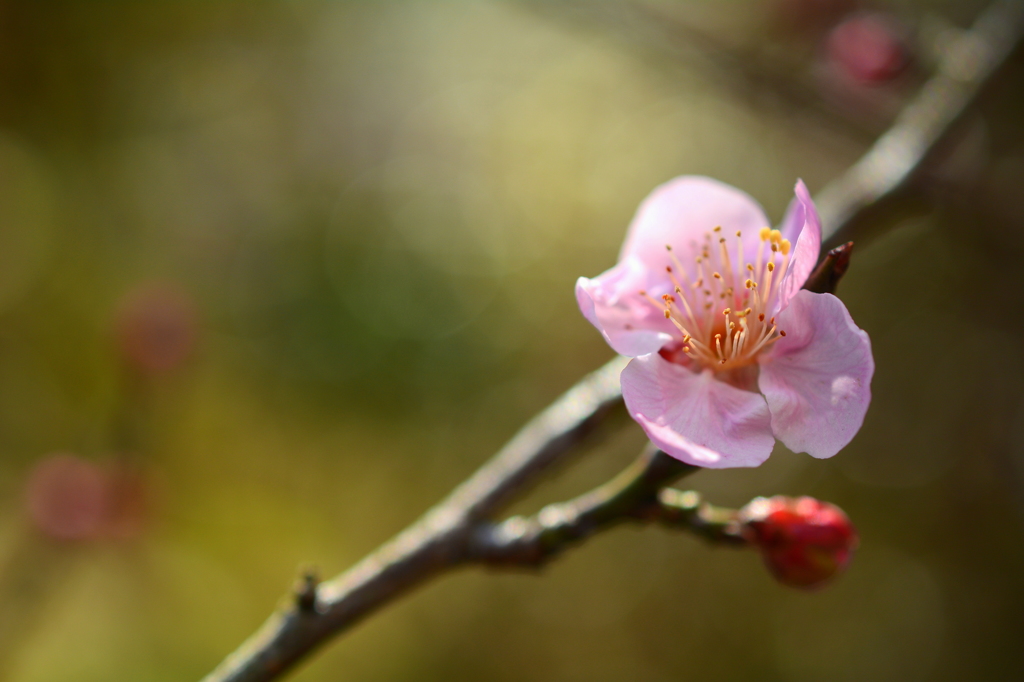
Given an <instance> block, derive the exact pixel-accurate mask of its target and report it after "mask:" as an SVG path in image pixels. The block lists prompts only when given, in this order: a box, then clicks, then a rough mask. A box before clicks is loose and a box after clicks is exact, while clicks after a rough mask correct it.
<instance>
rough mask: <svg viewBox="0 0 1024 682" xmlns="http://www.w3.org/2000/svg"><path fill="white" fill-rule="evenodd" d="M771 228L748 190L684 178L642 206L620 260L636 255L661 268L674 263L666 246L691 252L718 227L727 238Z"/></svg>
mask: <svg viewBox="0 0 1024 682" xmlns="http://www.w3.org/2000/svg"><path fill="white" fill-rule="evenodd" d="M768 224H769V223H768V218H767V217H766V216H765V214H764V211H763V210H762V209H761V206H760V205H759V204H758V203H757V202H756V201H754V200H753V199H752V198H751V197H750V195H749V194H747V193H746V192H742V191H740V190H738V189H736V188H735V187H732V186H730V185H727V184H725V183H724V182H719V181H718V180H712V179H711V178H706V177H703V176H700V175H683V176H680V177H678V178H675V179H674V180H669V181H668V182H666V183H665V184H663V185H661V186H659V187H657V188H655V190H654V191H653V192H651V193H650V194H649V195H648V197H647V198H646V199H644V201H643V203H641V204H640V208H638V209H637V212H636V215H635V216H634V217H633V222H632V223H630V225H629V232H628V233H627V234H626V241H625V243H624V244H623V245H622V253H620V254H619V259H620V260H624V259H625V258H627V257H629V256H636V257H637V258H639V259H640V260H641V261H642V262H644V263H645V264H646V265H648V266H649V267H653V268H656V269H658V270H661V269H663V268H664V267H665V266H666V265H669V264H671V261H670V260H669V258H668V255H667V253H666V251H665V245H666V244H671V245H672V248H674V249H679V250H683V251H684V253H685V254H690V253H691V252H693V251H696V248H695V247H696V244H698V243H700V242H701V241H702V240H703V239H704V234H705V233H706V232H710V231H711V230H712V229H714V228H715V227H716V226H719V225H721V226H722V228H723V229H724V230H726V233H727V234H733V233H735V232H736V231H737V230H742V231H744V232H747V233H749V234H751V235H754V234H757V232H758V230H760V229H761V228H762V227H765V226H766V225H768ZM685 260H689V258H688V257H687V258H686V259H685Z"/></svg>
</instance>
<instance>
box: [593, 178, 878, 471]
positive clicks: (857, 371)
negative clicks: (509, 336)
mask: <svg viewBox="0 0 1024 682" xmlns="http://www.w3.org/2000/svg"><path fill="white" fill-rule="evenodd" d="M794 193H795V197H794V199H793V201H792V202H791V204H790V207H789V209H788V211H787V212H786V216H785V218H784V219H783V221H782V224H781V225H780V226H779V229H774V230H773V229H771V228H770V227H769V226H768V224H767V222H768V220H767V218H766V217H765V214H764V212H763V211H762V209H761V207H760V206H759V205H758V204H757V202H755V201H754V200H753V199H752V198H750V196H749V195H747V194H745V193H744V192H741V191H740V190H737V189H735V188H733V187H730V186H728V185H726V184H724V183H721V182H718V181H717V180H712V179H710V178H705V177H699V176H683V177H679V178H676V179H674V180H671V181H670V182H667V183H665V184H664V185H661V186H660V187H658V188H656V189H655V190H654V191H653V192H652V193H651V195H650V196H649V197H647V199H645V200H644V201H643V203H641V205H640V208H639V209H638V210H637V214H636V216H635V217H634V218H633V221H632V223H631V224H630V227H629V231H628V233H627V236H626V241H625V243H624V244H623V247H622V252H621V254H620V256H619V263H618V264H617V265H616V266H615V267H613V268H611V269H610V270H608V271H607V272H605V273H603V274H601V275H599V276H597V277H594V278H586V277H581V278H580V279H579V281H578V282H577V283H576V300H577V303H578V304H579V306H580V311H581V312H582V313H583V315H584V317H586V319H587V320H588V321H590V323H591V324H593V325H594V327H596V328H597V329H598V331H600V332H601V335H602V336H603V337H604V339H605V340H606V341H607V342H608V344H609V345H610V346H611V347H612V348H613V349H614V350H615V351H616V352H618V353H620V354H622V355H626V356H629V357H632V358H633V360H631V361H630V363H629V365H627V367H626V368H625V369H624V370H623V372H622V394H623V398H624V400H625V402H626V407H627V408H628V409H629V412H630V414H631V415H632V416H633V418H634V419H635V420H636V421H637V422H638V423H639V424H640V425H641V427H643V429H644V431H645V432H646V433H647V435H648V437H649V438H650V439H651V441H652V442H653V443H655V444H656V445H657V446H658V447H660V448H661V449H662V450H664V451H665V452H667V453H668V454H670V455H672V456H673V457H676V458H678V459H680V460H682V461H684V462H687V463H688V464H693V465H695V466H704V467H714V468H727V467H749V466H757V465H759V464H761V463H762V462H764V461H765V460H766V459H767V458H768V456H769V455H770V454H771V451H772V447H773V445H774V442H775V439H776V438H778V439H779V440H782V442H783V443H785V444H786V446H787V447H789V448H791V449H794V450H798V451H804V452H807V453H809V454H811V455H813V456H814V457H831V456H832V455H834V454H836V452H838V451H839V450H840V449H841V448H842V447H844V446H845V445H846V444H847V443H849V442H850V440H851V439H852V438H853V436H854V435H855V434H856V432H857V431H858V429H859V428H860V425H861V423H862V422H863V419H864V414H865V412H866V410H867V406H868V403H869V402H870V400H871V392H870V384H871V376H872V374H873V372H874V361H873V360H872V357H871V344H870V341H869V339H868V337H867V334H865V333H864V332H863V331H862V330H860V329H858V328H857V326H856V325H855V324H854V323H853V320H852V318H851V317H850V314H849V312H848V311H847V310H846V307H845V306H844V305H843V304H842V302H841V301H839V299H837V298H835V297H834V296H831V295H829V294H812V293H810V292H806V291H802V287H803V285H804V283H805V282H806V281H807V278H808V277H809V276H810V273H811V272H812V271H813V269H814V267H815V265H816V264H817V261H818V256H819V254H820V250H821V219H820V217H819V216H818V211H817V209H816V208H815V206H814V202H813V200H812V199H811V195H810V192H809V191H808V190H807V187H806V186H805V185H804V183H803V182H801V181H798V182H797V184H796V187H795V190H794Z"/></svg>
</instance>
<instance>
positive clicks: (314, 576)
mask: <svg viewBox="0 0 1024 682" xmlns="http://www.w3.org/2000/svg"><path fill="white" fill-rule="evenodd" d="M319 584H320V574H319V571H317V569H316V568H315V567H313V566H309V567H307V568H304V569H303V570H302V575H301V576H300V577H299V580H298V581H297V582H296V584H295V606H296V608H298V610H299V613H313V612H315V611H316V603H317V586H318V585H319Z"/></svg>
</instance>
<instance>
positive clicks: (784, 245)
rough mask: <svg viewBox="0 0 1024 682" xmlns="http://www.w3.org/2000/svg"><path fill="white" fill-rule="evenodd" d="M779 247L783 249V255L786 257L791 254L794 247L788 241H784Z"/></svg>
mask: <svg viewBox="0 0 1024 682" xmlns="http://www.w3.org/2000/svg"><path fill="white" fill-rule="evenodd" d="M779 246H780V247H782V255H783V256H785V255H786V254H788V253H789V247H790V246H792V245H791V244H790V243H789V240H788V239H783V240H782V243H781V244H779Z"/></svg>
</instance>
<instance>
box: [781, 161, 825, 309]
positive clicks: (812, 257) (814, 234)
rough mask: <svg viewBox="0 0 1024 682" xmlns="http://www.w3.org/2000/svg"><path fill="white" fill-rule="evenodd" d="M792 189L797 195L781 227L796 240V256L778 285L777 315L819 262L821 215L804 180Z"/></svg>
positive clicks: (791, 259)
mask: <svg viewBox="0 0 1024 682" xmlns="http://www.w3.org/2000/svg"><path fill="white" fill-rule="evenodd" d="M793 191H794V193H795V194H796V197H795V198H794V199H793V201H791V202H790V204H789V209H788V210H787V211H786V217H785V218H784V219H783V221H782V225H781V227H780V228H779V229H780V231H781V232H782V236H783V237H784V238H786V239H788V240H789V241H790V242H792V243H793V255H792V256H790V259H789V268H788V269H787V270H786V274H785V276H784V277H783V278H782V283H781V284H780V285H779V293H778V297H777V298H776V304H775V310H774V313H773V314H776V315H777V314H778V312H779V311H780V310H782V309H784V308H785V307H786V306H787V305H788V304H789V300H790V299H791V298H793V296H795V295H796V292H798V291H800V289H801V288H802V287H803V285H804V282H806V281H807V278H808V277H809V276H810V274H811V272H812V271H813V270H814V267H815V266H816V265H817V264H818V256H819V255H820V253H821V217H820V216H818V209H817V208H815V206H814V201H813V200H812V199H811V193H810V192H808V191H807V185H805V184H804V181H803V180H797V181H796V188H794V190H793Z"/></svg>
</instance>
